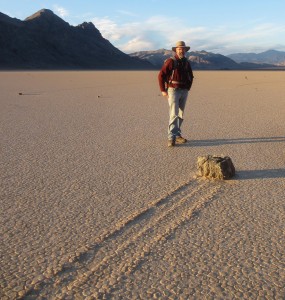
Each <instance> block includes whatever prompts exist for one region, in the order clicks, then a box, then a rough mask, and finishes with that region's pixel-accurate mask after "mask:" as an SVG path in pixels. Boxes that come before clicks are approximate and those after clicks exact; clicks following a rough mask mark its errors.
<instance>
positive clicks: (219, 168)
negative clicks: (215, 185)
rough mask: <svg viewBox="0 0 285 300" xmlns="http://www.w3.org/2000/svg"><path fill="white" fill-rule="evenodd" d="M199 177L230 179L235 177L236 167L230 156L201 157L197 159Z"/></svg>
mask: <svg viewBox="0 0 285 300" xmlns="http://www.w3.org/2000/svg"><path fill="white" fill-rule="evenodd" d="M197 169H198V171H199V176H202V177H206V178H213V179H230V178H232V177H233V176H234V175H235V167H234V164H233V162H232V160H231V158H230V157H228V156H213V155H206V156H199V157H198V159H197Z"/></svg>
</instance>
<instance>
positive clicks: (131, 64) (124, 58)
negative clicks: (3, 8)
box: [0, 9, 153, 69]
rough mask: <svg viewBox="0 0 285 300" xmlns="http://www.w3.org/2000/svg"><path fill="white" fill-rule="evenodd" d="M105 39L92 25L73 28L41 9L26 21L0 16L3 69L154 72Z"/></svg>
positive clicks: (0, 63)
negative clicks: (146, 70)
mask: <svg viewBox="0 0 285 300" xmlns="http://www.w3.org/2000/svg"><path fill="white" fill-rule="evenodd" d="M152 68H153V66H152V65H151V64H150V63H149V62H147V61H145V60H140V59H139V58H136V57H130V56H129V55H127V54H125V53H123V52H122V51H120V50H119V49H117V48H116V47H114V46H113V45H112V44H111V43H110V42H109V41H108V40H106V39H104V38H103V37H102V35H101V33H100V32H99V30H98V29H97V28H96V27H95V26H94V25H93V24H92V23H87V22H84V23H82V24H80V25H78V26H71V25H69V24H68V23H67V22H65V21H64V20H62V19H61V18H60V17H58V16H57V15H55V14H54V13H53V12H52V11H51V10H48V9H42V10H40V11H38V12H36V13H35V14H33V15H32V16H30V17H28V18H26V19H25V20H24V21H21V20H18V19H15V18H11V17H9V16H7V15H5V14H3V13H0V69H152Z"/></svg>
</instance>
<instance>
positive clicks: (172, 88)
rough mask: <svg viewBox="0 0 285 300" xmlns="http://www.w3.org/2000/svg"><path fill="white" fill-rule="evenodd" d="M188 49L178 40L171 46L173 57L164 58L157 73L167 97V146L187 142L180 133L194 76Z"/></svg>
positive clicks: (161, 88)
mask: <svg viewBox="0 0 285 300" xmlns="http://www.w3.org/2000/svg"><path fill="white" fill-rule="evenodd" d="M189 49H190V47H188V46H186V45H185V42H183V41H178V42H177V43H176V46H175V47H173V48H172V51H173V52H175V55H174V57H172V58H168V59H167V60H165V62H164V64H163V66H162V68H161V70H160V72H159V74H158V82H159V87H160V90H161V93H162V96H164V97H166V98H167V99H168V104H169V126H168V144H167V145H168V147H173V146H175V144H184V143H186V142H187V140H186V139H185V138H184V137H182V135H181V125H182V122H183V113H184V109H185V105H186V100H187V96H188V92H189V90H190V88H191V86H192V82H193V78H194V76H193V72H192V68H191V65H190V62H189V61H188V60H187V58H186V57H185V53H186V52H187V51H188V50H189Z"/></svg>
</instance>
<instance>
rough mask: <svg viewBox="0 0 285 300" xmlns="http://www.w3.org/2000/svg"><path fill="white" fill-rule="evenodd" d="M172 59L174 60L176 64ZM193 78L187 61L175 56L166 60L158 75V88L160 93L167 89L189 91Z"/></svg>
mask: <svg viewBox="0 0 285 300" xmlns="http://www.w3.org/2000/svg"><path fill="white" fill-rule="evenodd" d="M174 59H176V63H175V61H174ZM173 69H174V70H173ZM193 78H194V76H193V71H192V68H191V65H190V62H189V61H188V59H187V58H186V57H184V58H181V59H180V58H179V57H178V56H177V55H175V57H174V58H169V59H167V60H166V61H165V62H164V64H163V66H162V68H161V70H160V72H159V74H158V82H159V87H160V90H161V91H162V92H165V91H166V90H167V88H169V87H174V88H181V89H187V90H190V88H191V86H192V82H193Z"/></svg>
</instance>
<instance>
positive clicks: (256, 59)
mask: <svg viewBox="0 0 285 300" xmlns="http://www.w3.org/2000/svg"><path fill="white" fill-rule="evenodd" d="M227 57H229V58H231V59H233V60H234V61H235V62H237V63H241V62H249V63H257V64H260V63H267V64H273V65H276V66H285V52H282V51H277V50H268V51H265V52H262V53H258V54H257V53H234V54H230V55H228V56H227Z"/></svg>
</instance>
